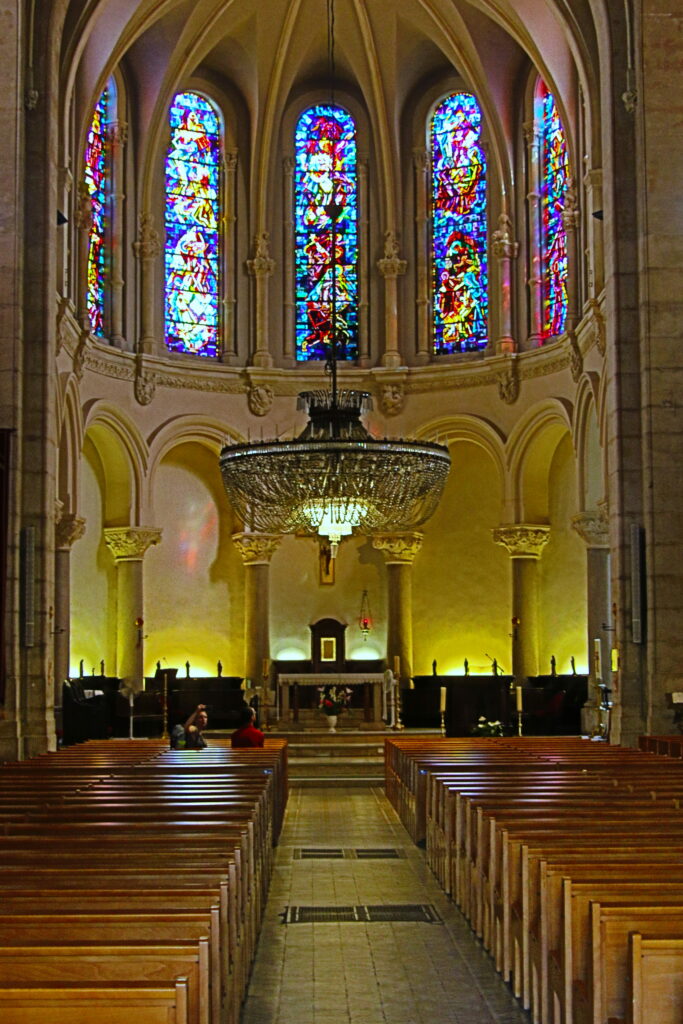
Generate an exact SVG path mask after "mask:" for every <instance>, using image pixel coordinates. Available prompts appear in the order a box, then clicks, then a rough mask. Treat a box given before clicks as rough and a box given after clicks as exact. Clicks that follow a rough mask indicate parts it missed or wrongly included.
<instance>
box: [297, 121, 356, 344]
mask: <svg viewBox="0 0 683 1024" xmlns="http://www.w3.org/2000/svg"><path fill="white" fill-rule="evenodd" d="M294 145H295V171H294V190H295V191H294V194H295V211H294V219H295V235H296V357H297V359H300V360H309V359H326V358H327V356H328V346H329V345H330V343H331V339H332V314H333V312H334V316H335V322H336V332H335V333H336V340H337V356H338V358H339V359H355V358H356V356H357V355H358V267H357V264H358V187H357V179H356V127H355V124H354V121H353V118H352V117H351V115H350V114H349V113H347V111H346V110H343V109H342V108H341V107H338V106H333V105H330V104H321V105H318V106H315V107H311V108H310V109H309V110H306V111H305V112H304V113H303V114H302V115H301V117H300V118H299V121H298V123H297V126H296V135H295V143H294ZM331 204H334V210H333V211H332V210H331V209H330V205H331ZM333 212H334V213H336V222H335V220H334V218H333V216H331V213H333ZM333 244H334V254H335V259H334V261H333V259H332V251H333V249H332V246H333ZM333 282H334V283H333ZM333 295H334V299H335V301H334V306H335V308H334V311H333V308H332V305H333V303H332V299H333Z"/></svg>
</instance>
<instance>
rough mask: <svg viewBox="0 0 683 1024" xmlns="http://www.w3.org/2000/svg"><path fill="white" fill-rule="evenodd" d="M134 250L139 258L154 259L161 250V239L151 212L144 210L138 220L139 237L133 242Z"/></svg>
mask: <svg viewBox="0 0 683 1024" xmlns="http://www.w3.org/2000/svg"><path fill="white" fill-rule="evenodd" d="M133 252H134V253H135V258H136V259H138V260H153V259H156V257H157V256H158V255H159V253H160V252H161V239H160V238H159V232H158V231H157V230H156V228H155V227H154V218H153V217H152V214H151V213H147V212H145V211H143V212H142V213H141V214H140V218H139V221H138V237H137V241H135V242H133Z"/></svg>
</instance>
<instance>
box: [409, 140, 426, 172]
mask: <svg viewBox="0 0 683 1024" xmlns="http://www.w3.org/2000/svg"><path fill="white" fill-rule="evenodd" d="M413 167H414V168H415V170H416V171H426V170H428V168H429V153H428V152H427V150H426V149H423V148H422V147H421V146H420V147H415V149H414V150H413Z"/></svg>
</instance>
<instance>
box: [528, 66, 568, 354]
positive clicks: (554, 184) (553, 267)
mask: <svg viewBox="0 0 683 1024" xmlns="http://www.w3.org/2000/svg"><path fill="white" fill-rule="evenodd" d="M536 102H537V114H536V117H537V123H539V126H540V136H541V266H542V318H543V319H542V329H541V335H542V337H543V339H544V340H545V339H546V338H552V337H555V336H556V335H558V334H562V332H563V331H564V328H565V323H566V320H567V231H566V228H565V226H564V222H563V219H562V211H563V209H564V204H565V193H566V190H567V184H568V181H569V155H568V152H567V141H566V138H565V134H564V129H563V128H562V121H561V120H560V115H559V113H558V111H557V106H556V104H555V100H554V99H553V95H552V93H550V92H548V89H547V87H546V84H545V82H543V81H539V84H538V89H537V92H536Z"/></svg>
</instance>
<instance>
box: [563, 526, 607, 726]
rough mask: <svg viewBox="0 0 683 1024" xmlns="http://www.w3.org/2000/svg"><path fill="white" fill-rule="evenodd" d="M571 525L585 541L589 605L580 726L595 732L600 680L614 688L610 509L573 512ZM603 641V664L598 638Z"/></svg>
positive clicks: (598, 713)
mask: <svg viewBox="0 0 683 1024" xmlns="http://www.w3.org/2000/svg"><path fill="white" fill-rule="evenodd" d="M572 526H573V527H574V529H575V530H576V532H577V533H578V534H579V536H580V537H581V539H582V540H583V541H584V542H585V544H586V608H587V622H586V626H587V636H586V642H587V645H588V665H589V670H588V697H587V700H586V703H585V704H584V706H583V710H582V713H581V729H582V732H584V733H593V732H594V731H595V730H596V729H597V727H598V726H599V724H600V712H599V710H598V709H599V707H600V703H601V693H600V690H599V688H598V683H599V682H601V683H606V684H607V686H609V687H610V688H611V679H612V672H611V666H610V650H611V647H612V641H611V639H610V634H609V626H610V617H611V612H610V577H609V574H610V564H609V562H610V560H609V530H608V521H607V512H606V509H605V508H604V507H601V508H599V509H594V510H591V511H588V512H580V513H579V515H577V516H573V518H572ZM596 640H599V641H600V652H601V657H600V664H598V659H597V658H596V656H595V641H596Z"/></svg>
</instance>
